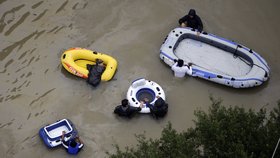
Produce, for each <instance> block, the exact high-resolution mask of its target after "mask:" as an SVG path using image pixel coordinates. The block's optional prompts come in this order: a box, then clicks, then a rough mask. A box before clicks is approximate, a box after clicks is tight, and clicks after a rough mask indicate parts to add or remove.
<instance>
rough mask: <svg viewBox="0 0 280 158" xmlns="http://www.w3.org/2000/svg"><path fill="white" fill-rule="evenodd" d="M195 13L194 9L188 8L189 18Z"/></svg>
mask: <svg viewBox="0 0 280 158" xmlns="http://www.w3.org/2000/svg"><path fill="white" fill-rule="evenodd" d="M195 15H196V12H195V10H194V9H190V11H189V14H188V16H189V17H190V18H194V17H195Z"/></svg>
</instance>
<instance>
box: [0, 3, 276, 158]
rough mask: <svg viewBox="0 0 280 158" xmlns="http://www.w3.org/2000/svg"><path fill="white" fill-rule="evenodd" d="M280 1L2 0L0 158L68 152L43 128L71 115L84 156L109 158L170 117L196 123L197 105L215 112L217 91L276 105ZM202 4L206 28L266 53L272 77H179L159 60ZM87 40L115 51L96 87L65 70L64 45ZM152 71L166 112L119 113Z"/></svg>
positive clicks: (231, 98) (250, 103)
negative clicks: (222, 81)
mask: <svg viewBox="0 0 280 158" xmlns="http://www.w3.org/2000/svg"><path fill="white" fill-rule="evenodd" d="M278 6H280V1H278V0H268V1H263V0H247V1H244V0H228V1H223V0H212V1H198V0H188V1H185V0H173V1H168V0H154V1H148V0H135V1H129V0H108V1H103V0H94V1H90V0H61V1H54V0H44V1H43V0H41V1H40V0H28V1H22V0H13V1H10V0H9V1H8V0H0V76H1V77H0V140H1V141H0V157H34V158H35V157H42V158H43V157H67V153H66V152H65V151H64V150H63V149H62V148H57V149H53V150H51V149H47V148H46V146H45V145H44V144H43V142H42V141H41V139H40V137H39V136H38V130H39V129H40V128H41V127H42V126H44V125H46V124H48V123H52V122H54V121H56V120H59V119H62V118H69V119H71V120H72V121H73V122H74V123H75V125H76V126H77V128H78V130H79V132H80V136H81V138H82V139H83V140H84V142H85V148H84V150H83V151H82V152H81V153H79V155H78V157H106V154H105V152H106V151H113V147H112V144H115V143H118V144H120V145H121V147H122V148H123V147H125V146H133V145H135V143H136V139H135V137H134V134H140V133H143V132H144V131H145V132H146V135H147V136H148V137H152V138H157V137H159V135H160V132H161V131H162V129H163V127H164V126H165V125H166V124H167V122H168V121H170V122H171V123H172V124H173V127H174V128H175V129H177V130H179V131H182V130H186V129H187V128H189V127H191V126H192V125H193V121H192V120H193V119H195V117H194V114H193V112H194V110H196V109H202V110H207V109H208V106H209V105H210V100H209V95H213V96H214V97H216V98H222V99H223V100H224V104H226V105H237V106H241V107H245V108H246V109H248V108H253V109H255V110H258V109H259V108H261V107H263V106H265V107H267V108H268V109H271V108H273V107H275V105H276V102H277V100H278V99H279V98H280V97H279V90H280V84H279V81H280V75H279V72H280V66H279V63H278V62H279V59H280V55H279V54H280V53H279V50H280V38H279V36H280V11H279V8H278ZM190 8H195V9H196V10H197V13H198V14H199V15H200V17H201V18H202V20H203V23H204V26H205V27H204V28H205V30H206V31H207V32H210V33H212V34H216V35H218V36H221V37H224V38H227V39H230V40H234V41H236V42H239V43H241V44H243V45H245V46H247V47H249V48H252V49H254V50H255V51H256V52H258V53H259V54H261V55H262V56H263V57H264V58H265V59H266V61H267V62H268V64H269V66H270V68H271V78H270V80H269V81H268V82H266V83H265V84H263V85H261V86H260V87H255V88H250V89H233V88H229V87H225V86H222V85H218V84H215V83H211V82H208V81H204V80H202V79H198V78H190V77H188V78H184V79H177V78H174V77H173V74H172V71H171V70H170V68H169V67H167V66H166V65H165V64H164V63H163V62H161V61H160V59H159V48H160V46H161V43H162V42H163V39H164V38H165V36H166V35H167V34H168V33H169V32H170V30H171V29H173V28H174V27H176V26H177V20H178V19H179V18H180V17H181V16H183V15H185V14H186V13H187V11H188V10H189V9H190ZM71 47H84V48H87V49H91V50H95V51H99V52H104V53H107V54H109V55H111V56H113V57H115V58H116V59H117V60H118V62H119V66H118V71H117V73H116V75H115V76H114V79H113V80H112V81H110V82H106V83H105V82H104V83H102V84H100V85H99V86H98V87H97V88H93V87H91V86H89V85H88V84H87V83H86V82H85V80H83V79H80V78H78V77H75V76H73V75H71V74H69V73H68V72H66V71H65V70H64V69H63V68H62V66H61V64H60V56H61V54H62V52H63V51H65V50H66V49H68V48H71ZM140 77H144V78H147V79H150V80H153V81H155V82H157V83H159V84H160V85H161V86H162V87H163V89H164V90H165V93H166V96H167V101H168V103H169V105H170V106H169V112H168V115H167V116H166V117H165V118H164V119H159V120H155V119H153V118H152V117H150V116H149V115H137V116H135V117H134V118H132V119H130V120H127V119H122V118H119V117H116V116H115V115H114V114H112V112H113V108H114V107H115V106H116V105H118V104H119V103H120V100H121V99H122V98H124V97H125V96H126V91H127V89H128V87H129V85H130V83H131V82H132V81H133V80H135V79H137V78H140Z"/></svg>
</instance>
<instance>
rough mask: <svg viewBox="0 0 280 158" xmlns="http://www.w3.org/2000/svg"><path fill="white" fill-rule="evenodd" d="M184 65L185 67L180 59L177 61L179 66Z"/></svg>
mask: <svg viewBox="0 0 280 158" xmlns="http://www.w3.org/2000/svg"><path fill="white" fill-rule="evenodd" d="M183 65H184V60H182V59H179V60H178V61H177V66H179V67H182V66H183Z"/></svg>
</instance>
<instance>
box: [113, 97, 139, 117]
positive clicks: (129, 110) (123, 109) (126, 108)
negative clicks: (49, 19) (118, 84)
mask: <svg viewBox="0 0 280 158" xmlns="http://www.w3.org/2000/svg"><path fill="white" fill-rule="evenodd" d="M139 111H141V107H133V106H130V105H129V104H128V100H127V99H123V100H122V104H121V105H118V106H117V107H115V110H114V113H115V114H118V115H119V116H125V117H131V116H132V115H133V114H135V113H136V112H139Z"/></svg>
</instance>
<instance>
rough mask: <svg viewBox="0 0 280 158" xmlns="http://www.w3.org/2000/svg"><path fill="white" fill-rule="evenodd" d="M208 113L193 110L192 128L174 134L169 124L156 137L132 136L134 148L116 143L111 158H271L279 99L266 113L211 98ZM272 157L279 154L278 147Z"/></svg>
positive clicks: (279, 122) (279, 129)
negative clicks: (193, 123)
mask: <svg viewBox="0 0 280 158" xmlns="http://www.w3.org/2000/svg"><path fill="white" fill-rule="evenodd" d="M210 100H211V102H212V104H211V106H210V107H209V110H208V113H206V112H204V111H202V110H197V111H195V116H196V121H195V126H194V127H193V128H189V129H187V131H184V132H181V133H178V132H177V131H176V130H175V129H173V128H172V125H171V123H168V125H167V126H166V127H165V128H164V129H163V131H162V133H161V137H160V138H159V139H147V138H146V137H145V134H140V135H136V138H137V141H138V144H137V146H136V147H134V148H133V147H130V148H129V147H126V149H125V150H124V151H121V150H120V148H119V146H118V145H116V146H115V147H116V152H115V153H107V154H108V155H109V157H111V158H124V157H129V158H130V157H145V158H149V157H150V158H154V157H156V158H161V157H170V158H181V157H250V158H255V157H258V158H259V157H263V158H267V157H271V156H272V154H273V151H274V149H275V147H276V144H277V141H278V139H279V137H280V102H278V105H277V107H276V108H274V109H273V110H272V111H271V112H270V113H269V114H267V112H266V109H265V108H262V109H260V110H259V111H257V112H255V111H253V110H251V109H250V110H247V111H246V110H245V109H244V108H241V107H236V106H235V107H231V106H230V107H229V108H226V107H225V106H223V105H222V101H221V100H218V99H213V98H212V97H210ZM274 157H275V158H276V157H280V149H279V150H277V151H276V153H275V155H274Z"/></svg>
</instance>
